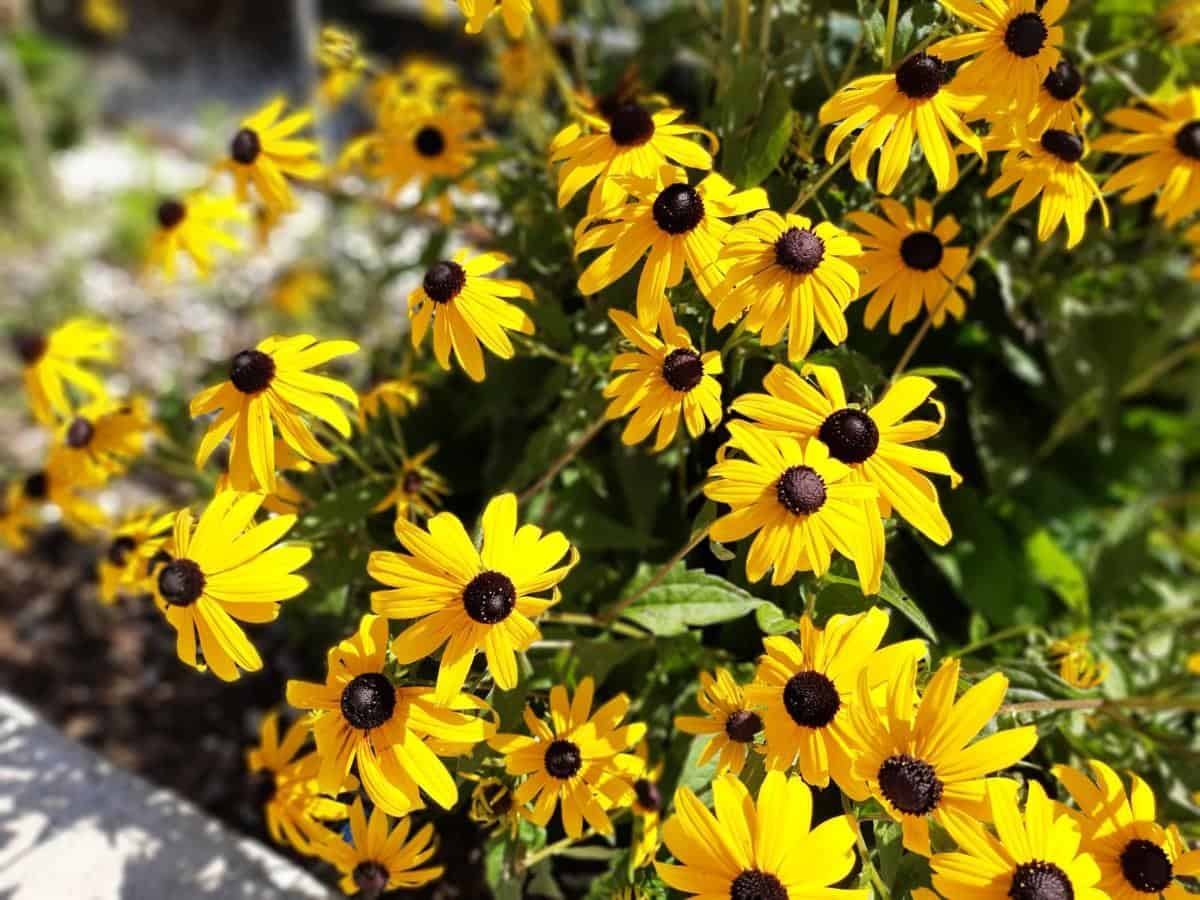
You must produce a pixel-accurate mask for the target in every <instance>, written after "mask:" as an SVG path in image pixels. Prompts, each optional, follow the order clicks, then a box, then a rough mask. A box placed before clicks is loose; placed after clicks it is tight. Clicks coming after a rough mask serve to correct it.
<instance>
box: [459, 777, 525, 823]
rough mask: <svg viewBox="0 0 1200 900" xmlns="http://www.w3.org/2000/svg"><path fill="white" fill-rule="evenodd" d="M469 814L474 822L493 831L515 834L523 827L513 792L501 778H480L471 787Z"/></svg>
mask: <svg viewBox="0 0 1200 900" xmlns="http://www.w3.org/2000/svg"><path fill="white" fill-rule="evenodd" d="M464 777H470V776H465V775H464ZM467 815H468V817H469V818H470V819H471V821H472V822H478V823H479V824H480V825H482V826H483V827H484V828H487V829H489V830H490V831H491V832H492V833H497V832H501V831H506V832H508V834H509V835H511V836H515V835H516V833H517V830H518V829H519V828H520V827H521V816H520V811H519V810H518V809H517V808H516V807H515V806H514V805H513V792H512V790H511V788H510V787H509V786H508V785H507V784H505V783H504V782H503V781H501V780H500V779H499V778H491V777H485V778H480V779H479V780H478V782H477V783H476V784H475V787H474V788H472V789H471V806H470V809H468V811H467Z"/></svg>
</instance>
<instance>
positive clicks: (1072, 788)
mask: <svg viewBox="0 0 1200 900" xmlns="http://www.w3.org/2000/svg"><path fill="white" fill-rule="evenodd" d="M1088 765H1089V766H1090V767H1091V769H1092V773H1093V776H1094V777H1092V778H1089V777H1088V776H1087V775H1086V774H1085V773H1084V772H1082V771H1080V770H1079V769H1074V768H1071V767H1070V766H1055V767H1054V776H1055V777H1056V778H1057V779H1058V780H1059V781H1061V782H1062V783H1063V785H1064V786H1065V787H1066V789H1067V790H1068V791H1069V792H1070V794H1071V797H1072V799H1074V801H1075V804H1076V805H1077V806H1078V807H1079V812H1080V816H1079V825H1080V827H1081V828H1082V830H1083V849H1084V850H1086V851H1087V852H1088V853H1090V854H1091V856H1092V858H1093V859H1095V861H1096V865H1097V866H1099V867H1100V883H1099V885H1098V887H1099V889H1100V890H1101V891H1104V893H1105V895H1106V896H1108V897H1109V898H1111V900H1146V898H1149V897H1153V898H1156V900H1157V898H1165V900H1186V898H1188V897H1191V896H1192V894H1190V893H1189V892H1188V889H1187V888H1186V887H1184V886H1183V884H1181V883H1180V882H1179V878H1180V876H1182V877H1185V878H1187V877H1192V878H1194V877H1196V876H1200V850H1189V849H1188V845H1187V843H1186V842H1185V841H1184V840H1183V837H1182V835H1180V833H1179V828H1178V827H1177V826H1175V825H1170V826H1167V827H1163V826H1162V825H1159V824H1158V821H1157V812H1156V803H1155V799H1154V791H1152V790H1151V789H1150V786H1149V785H1148V784H1146V782H1145V781H1143V780H1142V779H1141V778H1139V777H1138V776H1137V775H1134V774H1132V773H1130V776H1129V778H1130V789H1129V790H1128V791H1126V790H1125V786H1124V785H1123V784H1122V783H1121V778H1120V776H1118V775H1117V773H1116V772H1114V771H1113V770H1112V769H1111V768H1109V767H1108V766H1107V765H1105V764H1104V763H1102V762H1100V761H1099V760H1091V761H1089V763H1088Z"/></svg>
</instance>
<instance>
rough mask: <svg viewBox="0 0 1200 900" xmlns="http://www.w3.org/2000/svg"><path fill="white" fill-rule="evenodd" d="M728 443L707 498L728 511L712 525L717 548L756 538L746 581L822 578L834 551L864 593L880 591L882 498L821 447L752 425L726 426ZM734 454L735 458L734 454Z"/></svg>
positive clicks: (711, 471) (720, 454) (748, 559)
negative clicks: (801, 575) (876, 535)
mask: <svg viewBox="0 0 1200 900" xmlns="http://www.w3.org/2000/svg"><path fill="white" fill-rule="evenodd" d="M728 427H729V437H730V440H729V443H728V444H726V445H725V446H724V447H722V448H721V450H720V451H719V452H718V454H717V462H716V464H715V465H714V466H713V467H712V468H711V469H709V470H708V475H709V480H708V483H707V484H705V486H704V496H706V497H708V499H709V500H713V501H715V502H717V503H726V504H728V505H729V506H730V507H731V509H730V510H729V512H728V513H726V514H725V515H723V516H721V517H720V518H718V519H717V520H716V521H715V522H713V523H712V526H711V528H710V530H709V535H710V536H711V537H712V539H713V540H715V541H720V542H722V543H724V542H733V541H740V540H741V539H742V538H744V537H748V536H749V535H751V534H753V535H754V541H753V543H751V545H750V551H749V553H748V555H747V556H746V577H747V578H748V579H750V581H752V582H756V581H759V580H760V579H761V578H762V577H763V576H764V575H765V574H766V573H767V570H768V569H770V570H771V584H776V585H778V584H787V583H788V582H789V581H791V580H792V578H793V577H794V576H795V574H796V573H797V572H813V573H815V574H817V575H822V574H824V573H825V572H826V571H828V569H829V565H830V562H831V561H832V558H833V553H834V551H835V550H836V551H837V552H838V553H840V554H841V555H842V556H844V557H846V558H847V559H849V560H851V561H852V562H853V563H854V565H855V568H856V569H857V570H858V578H859V582H860V583H861V585H862V589H863V593H864V594H873V593H875V592H876V591H878V590H879V582H880V579H881V577H882V575H883V543H882V541H878V542H877V541H875V540H874V539H873V538H872V529H874V528H876V527H877V523H873V522H872V521H871V519H872V517H873V518H874V519H876V520H877V519H878V518H879V512H878V507H877V505H876V504H877V497H878V493H877V491H876V489H875V488H874V487H873V486H872V485H871V484H868V483H867V482H865V481H861V480H858V479H856V478H852V477H850V476H851V472H850V469H849V467H848V466H846V465H845V464H844V463H841V462H839V461H838V460H836V459H834V458H833V457H832V456H830V453H829V449H828V448H827V447H826V446H825V445H824V444H822V443H821V442H820V441H817V440H809V441H807V442H805V443H801V442H800V441H798V440H796V439H795V438H793V437H790V436H788V435H784V434H779V433H777V432H771V431H767V430H764V429H762V428H760V427H758V426H756V425H752V424H750V423H749V422H730V423H729V426H728ZM731 451H736V455H735V454H733V453H731Z"/></svg>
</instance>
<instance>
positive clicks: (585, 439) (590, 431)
mask: <svg viewBox="0 0 1200 900" xmlns="http://www.w3.org/2000/svg"><path fill="white" fill-rule="evenodd" d="M607 422H608V419H606V418H605V417H604V413H601V414H600V415H599V416H598V417H597V418H596V420H595V421H594V422H592V424H591V425H589V426H588V427H587V429H586V430H584V432H583V434H581V435H580V436H579V437H578V438H576V439H575V442H574V443H573V444H571V445H570V446H569V447H567V449H566V450H564V451H563V453H562V455H561V456H559V457H558V459H556V460H554V462H552V463H550V466H549V468H547V469H546V471H545V472H544V473H542V477H541V478H539V479H538V480H537V481H535V482H534V483H533V484H531V485H530V486H529V487H527V488H525V490H523V491H521V493H520V494H518V495H517V503H518V504H524V503H526V502H527V501H529V500H530V499H531V498H533V497H535V496H537V494H538V493H539V492H540V491H541V490H542V488H544V487H545V486H546V485H548V484H549V483H550V482H551V481H553V480H554V476H555V475H557V474H558V473H559V472H561V471H562V468H563V466H565V465H566V464H567V463H569V462H570V461H571V460H573V459H574V458H575V457H576V456H578V455H579V453H580V451H581V450H583V448H584V447H586V446H587V445H588V444H589V443H591V441H592V438H594V437H595V436H596V435H598V434H599V433H600V430H601V429H602V428H604V426H605V424H606V423H607Z"/></svg>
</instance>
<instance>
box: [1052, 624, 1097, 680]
mask: <svg viewBox="0 0 1200 900" xmlns="http://www.w3.org/2000/svg"><path fill="white" fill-rule="evenodd" d="M1049 653H1050V656H1051V657H1052V658H1055V659H1057V660H1058V677H1059V678H1061V679H1062V680H1063V681H1065V682H1066V683H1067V684H1069V685H1071V686H1072V687H1076V688H1079V689H1080V690H1084V691H1087V690H1091V689H1092V688H1094V687H1098V686H1099V685H1100V684H1101V683H1102V682H1103V681H1104V679H1105V678H1107V677H1108V663H1107V662H1104V661H1103V660H1101V661H1099V662H1097V660H1096V657H1095V656H1093V655H1092V651H1091V649H1089V647H1088V633H1087V632H1086V631H1076V632H1075V633H1074V634H1069V635H1067V636H1066V637H1065V638H1061V639H1060V640H1056V641H1051V642H1050V647H1049Z"/></svg>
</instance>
